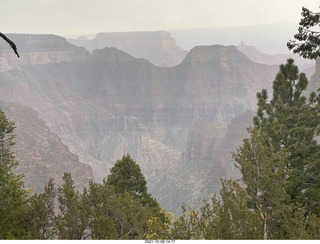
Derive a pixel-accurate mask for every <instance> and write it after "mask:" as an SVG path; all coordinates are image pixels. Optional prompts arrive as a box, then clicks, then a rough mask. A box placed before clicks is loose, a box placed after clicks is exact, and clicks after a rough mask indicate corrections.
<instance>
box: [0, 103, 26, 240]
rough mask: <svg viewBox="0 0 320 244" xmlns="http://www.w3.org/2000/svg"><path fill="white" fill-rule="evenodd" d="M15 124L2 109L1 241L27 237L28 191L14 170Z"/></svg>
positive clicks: (0, 159) (0, 137) (0, 123)
mask: <svg viewBox="0 0 320 244" xmlns="http://www.w3.org/2000/svg"><path fill="white" fill-rule="evenodd" d="M14 129H15V124H14V122H13V121H9V120H8V119H7V117H6V115H5V113H4V112H3V111H2V110H1V109H0V239H24V238H26V236H27V230H26V223H23V219H24V216H23V214H24V213H25V212H26V210H27V209H26V208H27V195H28V193H27V191H26V190H24V184H23V181H22V178H23V176H22V175H17V174H15V173H14V172H13V169H14V168H15V167H16V166H17V165H18V162H17V161H16V160H15V156H14V152H13V151H12V147H13V146H14V145H15V142H14V138H15V135H14Z"/></svg>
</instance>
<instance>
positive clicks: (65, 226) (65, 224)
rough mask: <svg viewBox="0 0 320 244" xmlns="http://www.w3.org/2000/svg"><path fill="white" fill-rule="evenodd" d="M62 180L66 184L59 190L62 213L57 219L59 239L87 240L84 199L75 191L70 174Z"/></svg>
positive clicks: (65, 174) (66, 174)
mask: <svg viewBox="0 0 320 244" xmlns="http://www.w3.org/2000/svg"><path fill="white" fill-rule="evenodd" d="M62 179H63V181H64V184H63V186H62V187H59V188H58V202H59V210H60V213H59V214H58V216H56V217H55V228H56V233H57V237H58V239H62V240H81V239H85V237H86V235H85V233H84V232H85V230H86V229H87V227H88V215H87V213H86V211H85V210H86V208H85V207H84V201H83V200H84V199H83V198H82V196H81V194H80V193H79V191H77V190H76V189H75V187H74V182H73V180H72V178H71V174H70V173H64V175H63V177H62ZM84 196H85V194H84Z"/></svg>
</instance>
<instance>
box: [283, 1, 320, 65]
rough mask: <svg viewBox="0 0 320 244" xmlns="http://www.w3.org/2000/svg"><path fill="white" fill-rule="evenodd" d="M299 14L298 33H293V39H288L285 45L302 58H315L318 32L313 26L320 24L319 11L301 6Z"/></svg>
mask: <svg viewBox="0 0 320 244" xmlns="http://www.w3.org/2000/svg"><path fill="white" fill-rule="evenodd" d="M301 15H302V19H301V21H300V23H299V29H298V31H299V33H297V34H295V35H294V38H295V40H290V41H289V42H288V43H287V46H288V48H289V49H290V50H291V49H293V52H294V53H299V54H300V56H302V57H304V58H308V59H317V57H318V56H319V55H320V48H319V47H320V32H319V31H317V30H315V27H319V25H320V13H315V12H312V11H310V10H308V9H307V8H305V7H303V8H302V13H301Z"/></svg>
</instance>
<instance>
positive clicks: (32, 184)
mask: <svg viewBox="0 0 320 244" xmlns="http://www.w3.org/2000/svg"><path fill="white" fill-rule="evenodd" d="M0 107H1V109H2V110H3V111H4V112H5V113H6V115H7V117H8V118H9V119H10V120H13V121H14V122H15V124H16V129H15V134H16V135H17V136H16V139H15V141H16V145H15V148H14V151H15V153H16V159H17V160H18V161H19V166H18V168H17V169H16V172H17V173H19V174H24V176H25V177H24V182H25V186H26V187H28V188H31V189H32V190H33V191H34V192H38V193H39V192H42V191H43V189H44V185H45V184H46V183H47V182H48V181H49V179H50V178H54V179H55V183H56V184H57V185H61V184H62V183H63V181H62V176H63V173H64V172H70V173H71V174H72V177H73V178H74V181H75V186H76V187H83V186H84V185H87V184H88V182H89V180H91V179H93V178H94V177H93V172H92V169H91V167H90V166H88V165H85V164H83V163H81V162H80V161H79V158H78V157H77V156H76V155H74V154H72V153H70V151H69V149H68V147H67V146H66V145H64V144H63V143H62V142H61V139H60V138H59V137H58V136H57V135H55V134H54V133H53V132H52V131H51V130H50V129H49V128H48V127H47V126H46V125H45V124H44V122H43V121H42V120H41V119H40V118H39V115H38V113H36V112H35V111H34V110H32V109H30V108H27V107H24V106H21V105H17V104H7V103H3V102H0Z"/></svg>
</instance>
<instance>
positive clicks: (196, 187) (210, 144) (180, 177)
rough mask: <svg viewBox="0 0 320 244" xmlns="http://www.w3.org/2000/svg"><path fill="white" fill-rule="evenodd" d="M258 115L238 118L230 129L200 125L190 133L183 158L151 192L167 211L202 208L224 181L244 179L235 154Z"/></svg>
mask: <svg viewBox="0 0 320 244" xmlns="http://www.w3.org/2000/svg"><path fill="white" fill-rule="evenodd" d="M253 116H254V112H252V111H246V112H245V113H243V114H241V115H240V116H238V117H236V118H234V119H233V120H232V121H231V122H230V123H229V124H228V127H227V128H224V127H222V126H221V125H220V124H219V123H211V124H197V125H195V126H194V127H193V128H192V129H191V130H190V132H189V135H188V140H187V143H186V148H185V150H184V151H183V153H182V157H181V159H180V160H179V161H177V162H175V164H172V165H170V166H169V167H168V168H166V169H165V170H163V173H162V174H159V176H158V177H157V179H156V180H155V181H153V182H152V184H151V185H150V187H149V188H150V190H151V191H152V192H154V193H155V197H156V198H157V199H158V201H160V202H161V203H162V207H164V208H165V209H166V210H167V211H172V212H174V213H175V214H177V215H180V214H181V211H182V208H181V206H182V204H183V203H184V204H186V205H187V206H191V207H192V208H194V209H195V208H199V207H201V206H202V205H203V202H202V201H203V200H204V199H206V200H209V199H210V198H211V197H212V196H213V194H218V193H219V191H220V189H221V182H220V179H221V178H233V179H240V172H239V171H238V169H237V168H235V166H234V163H235V162H234V160H233V159H232V153H234V152H236V149H237V148H238V147H239V146H240V145H242V140H243V139H244V138H246V137H248V133H247V132H246V128H247V127H249V126H250V125H252V118H253Z"/></svg>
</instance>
